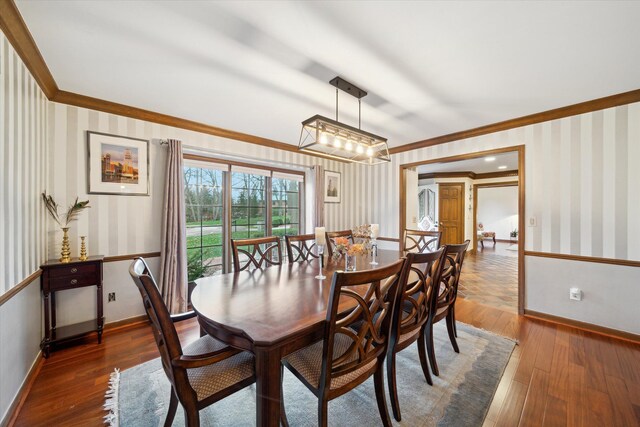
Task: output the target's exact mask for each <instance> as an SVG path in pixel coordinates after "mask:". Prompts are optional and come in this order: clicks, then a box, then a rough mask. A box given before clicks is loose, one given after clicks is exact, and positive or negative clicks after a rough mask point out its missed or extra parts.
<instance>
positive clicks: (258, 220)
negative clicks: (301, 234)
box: [187, 215, 292, 227]
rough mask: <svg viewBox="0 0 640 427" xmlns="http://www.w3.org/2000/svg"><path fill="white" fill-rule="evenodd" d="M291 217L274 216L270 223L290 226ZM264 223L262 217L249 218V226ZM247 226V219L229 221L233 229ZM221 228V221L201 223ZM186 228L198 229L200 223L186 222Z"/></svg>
mask: <svg viewBox="0 0 640 427" xmlns="http://www.w3.org/2000/svg"><path fill="white" fill-rule="evenodd" d="M291 219H292V218H291V216H289V215H287V218H286V219H285V218H284V215H274V216H273V219H272V222H273V225H274V226H276V227H277V226H279V225H282V224H285V223H286V224H291ZM263 223H264V217H262V216H258V217H254V218H251V224H263ZM247 224H249V222H248V220H247V218H238V219H234V220H232V221H231V226H232V227H233V226H234V225H247ZM216 225H218V226H221V225H222V220H221V219H212V220H209V221H202V226H203V227H213V226H216ZM187 227H200V221H190V222H187Z"/></svg>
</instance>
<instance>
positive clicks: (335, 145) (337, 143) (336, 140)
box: [333, 136, 342, 148]
mask: <svg viewBox="0 0 640 427" xmlns="http://www.w3.org/2000/svg"><path fill="white" fill-rule="evenodd" d="M333 146H334V147H336V148H340V147H342V142H341V141H340V138H338V137H337V136H336V139H334V140H333Z"/></svg>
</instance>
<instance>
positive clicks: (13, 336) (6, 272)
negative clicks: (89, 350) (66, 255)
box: [0, 32, 48, 424]
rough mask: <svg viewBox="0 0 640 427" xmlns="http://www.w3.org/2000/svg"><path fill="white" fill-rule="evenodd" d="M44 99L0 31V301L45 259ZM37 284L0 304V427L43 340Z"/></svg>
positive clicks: (36, 282) (45, 115)
mask: <svg viewBox="0 0 640 427" xmlns="http://www.w3.org/2000/svg"><path fill="white" fill-rule="evenodd" d="M47 102H48V101H47V100H46V98H45V96H44V94H43V93H42V91H41V90H40V88H39V87H38V85H37V84H36V82H35V81H34V79H33V78H32V77H31V75H30V74H29V71H28V70H27V68H26V67H25V66H24V64H23V63H22V61H21V60H20V58H19V56H18V55H17V54H16V52H15V51H14V50H13V48H12V47H11V45H10V44H9V42H8V41H7V39H6V38H5V36H4V34H3V33H2V32H0V241H1V242H2V245H1V246H0V294H3V293H5V292H6V291H8V290H9V289H10V288H12V287H14V286H16V285H17V284H18V283H20V282H21V281H23V280H24V279H25V278H27V277H28V276H30V275H31V274H32V273H34V272H35V271H36V270H37V269H38V267H39V266H40V264H41V263H42V261H44V260H45V259H46V235H45V227H46V222H45V212H44V208H43V205H42V202H41V200H40V193H41V192H42V191H43V190H45V189H46V182H45V179H46V170H47V167H48V162H47V151H46V144H47V140H46V138H45V136H46V126H47V109H46V104H47ZM40 300H41V298H40V281H39V280H35V281H33V282H32V283H31V284H30V285H28V286H27V287H26V288H24V289H22V290H21V291H20V292H19V293H17V294H15V295H14V296H13V297H11V298H10V299H8V300H7V301H5V302H4V304H2V305H0V424H2V423H3V421H4V419H5V417H6V415H7V411H8V409H9V407H10V405H11V403H12V402H13V401H14V399H15V397H16V394H17V393H18V390H19V389H20V387H21V385H22V383H23V381H24V379H25V377H26V375H27V373H28V372H29V369H30V368H31V366H32V365H33V363H34V361H35V360H36V358H37V357H38V353H39V344H40V339H41V337H42V326H41V324H42V308H41V302H40Z"/></svg>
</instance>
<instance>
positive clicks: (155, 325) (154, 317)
mask: <svg viewBox="0 0 640 427" xmlns="http://www.w3.org/2000/svg"><path fill="white" fill-rule="evenodd" d="M129 274H130V275H131V278H132V279H133V282H134V283H135V284H136V286H137V287H138V290H139V291H140V295H141V296H142V303H143V305H144V309H145V311H146V313H147V316H148V317H149V321H150V322H151V329H152V330H153V336H154V338H155V341H156V345H157V346H158V351H159V352H160V360H161V361H162V368H163V369H164V372H165V373H166V374H167V377H168V378H169V381H170V382H171V384H173V385H175V384H176V382H177V381H178V382H185V381H187V376H186V372H185V371H184V369H176V368H174V367H173V366H172V364H171V361H172V360H173V359H176V358H178V357H180V356H182V345H181V344H180V339H179V338H178V333H177V332H176V328H175V326H174V324H173V321H172V320H171V314H170V313H169V310H168V309H167V306H166V304H165V303H164V300H163V299H162V295H160V291H159V290H158V286H157V284H156V282H155V280H154V279H153V276H152V275H151V272H150V271H149V268H148V266H147V263H146V262H145V261H144V259H142V258H136V259H135V260H134V261H133V263H132V264H131V267H129Z"/></svg>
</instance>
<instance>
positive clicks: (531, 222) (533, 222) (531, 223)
mask: <svg viewBox="0 0 640 427" xmlns="http://www.w3.org/2000/svg"><path fill="white" fill-rule="evenodd" d="M536 225H537V221H536V217H535V216H532V217H529V227H535V226H536Z"/></svg>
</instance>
